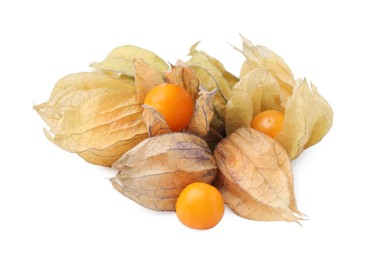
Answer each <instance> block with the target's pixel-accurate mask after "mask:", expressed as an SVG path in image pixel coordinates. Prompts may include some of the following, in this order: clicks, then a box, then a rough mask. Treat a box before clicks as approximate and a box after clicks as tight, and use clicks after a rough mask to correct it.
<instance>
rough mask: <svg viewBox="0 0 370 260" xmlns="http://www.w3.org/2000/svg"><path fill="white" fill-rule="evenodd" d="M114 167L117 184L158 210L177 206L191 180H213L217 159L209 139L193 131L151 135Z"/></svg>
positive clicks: (146, 205) (123, 190) (121, 188)
mask: <svg viewBox="0 0 370 260" xmlns="http://www.w3.org/2000/svg"><path fill="white" fill-rule="evenodd" d="M112 167H113V168H114V169H116V170H118V171H119V172H118V173H117V174H116V176H115V177H113V178H112V179H111V182H112V185H113V187H114V188H115V189H116V190H117V191H119V192H120V193H122V194H123V195H124V196H126V197H128V198H130V199H132V200H133V201H135V202H137V203H138V204H140V205H142V206H144V207H147V208H150V209H153V210H158V211H172V210H175V204H176V200H177V197H178V196H179V194H180V193H181V191H182V190H183V189H184V188H185V187H186V186H187V185H188V184H190V183H193V182H196V181H201V182H206V183H212V181H213V180H214V178H215V176H216V172H217V170H216V169H217V166H216V161H215V159H214V157H213V155H212V153H211V152H210V150H209V147H208V146H207V143H206V142H205V141H204V140H203V139H201V138H200V137H197V136H196V135H193V134H189V133H178V132H177V133H167V134H161V135H158V136H155V137H151V138H147V139H145V140H144V141H142V142H141V143H139V144H138V145H137V146H135V147H134V148H132V149H131V150H130V151H128V152H126V153H125V154H124V155H123V156H122V157H121V158H120V159H119V160H118V161H117V162H115V163H114V164H113V165H112Z"/></svg>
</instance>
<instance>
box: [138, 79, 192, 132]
mask: <svg viewBox="0 0 370 260" xmlns="http://www.w3.org/2000/svg"><path fill="white" fill-rule="evenodd" d="M144 104H147V105H149V106H151V107H153V108H155V109H156V110H157V111H158V112H159V113H161V114H162V115H163V117H164V119H165V120H166V122H167V124H168V126H169V127H170V128H171V130H172V131H174V132H177V131H181V130H182V129H184V128H185V127H186V126H187V125H188V124H189V122H190V120H191V118H192V116H193V101H192V99H191V96H190V95H189V93H188V92H187V91H186V90H185V89H184V88H182V87H180V86H177V85H175V84H169V83H164V84H161V85H158V86H156V87H154V88H152V89H151V90H150V91H149V93H148V94H147V96H146V97H145V100H144Z"/></svg>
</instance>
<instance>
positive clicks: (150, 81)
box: [133, 59, 165, 104]
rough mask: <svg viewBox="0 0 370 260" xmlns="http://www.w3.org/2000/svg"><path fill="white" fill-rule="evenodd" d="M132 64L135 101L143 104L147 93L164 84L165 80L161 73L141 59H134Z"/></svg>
mask: <svg viewBox="0 0 370 260" xmlns="http://www.w3.org/2000/svg"><path fill="white" fill-rule="evenodd" d="M133 64H134V69H135V84H136V92H137V100H138V101H139V103H140V104H143V103H144V100H145V97H146V95H147V94H148V93H149V91H150V90H151V89H152V88H154V87H156V86H158V85H160V84H163V83H165V80H164V79H163V77H162V75H161V73H159V72H158V71H157V70H156V69H155V68H154V67H153V66H152V65H150V64H149V63H146V62H145V61H144V60H143V59H134V61H133Z"/></svg>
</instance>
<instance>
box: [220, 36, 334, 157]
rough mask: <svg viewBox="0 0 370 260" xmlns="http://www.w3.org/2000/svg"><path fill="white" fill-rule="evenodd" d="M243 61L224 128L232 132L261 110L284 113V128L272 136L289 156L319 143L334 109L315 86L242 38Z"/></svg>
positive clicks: (278, 59)
mask: <svg viewBox="0 0 370 260" xmlns="http://www.w3.org/2000/svg"><path fill="white" fill-rule="evenodd" d="M241 52H242V53H243V54H244V55H245V56H246V58H247V59H246V61H245V63H244V65H243V68H242V69H241V73H240V75H241V79H240V81H239V82H238V83H237V84H236V85H235V86H234V88H233V89H232V90H231V95H230V99H229V100H228V102H227V105H226V113H225V128H226V132H227V134H228V135H229V134H231V133H233V132H234V131H236V130H237V129H239V128H240V127H243V126H249V125H250V122H251V121H252V119H253V118H254V117H255V116H256V115H257V114H258V113H260V112H262V111H264V110H269V109H272V110H278V111H282V112H284V113H285V117H284V122H283V128H282V131H281V132H280V134H278V135H277V136H276V137H275V139H276V140H277V141H279V142H280V143H281V144H282V145H283V146H284V148H285V149H286V150H287V152H288V154H289V157H290V158H291V159H294V158H296V157H298V156H299V155H300V154H301V153H302V152H303V150H304V149H306V148H308V147H310V146H312V145H314V144H316V143H318V142H319V141H320V140H321V139H322V138H323V137H324V136H325V135H326V134H327V132H328V131H329V130H330V128H331V126H332V122H333V111H332V109H331V107H330V105H329V103H328V102H327V101H326V100H325V99H324V98H323V97H322V96H321V95H320V94H319V93H318V91H317V88H316V87H315V86H314V85H313V84H311V86H309V84H308V83H307V81H306V80H301V79H298V80H297V81H295V80H294V79H293V74H292V72H291V70H290V69H289V67H288V65H287V64H286V63H285V62H284V60H283V59H282V58H281V57H279V56H278V55H277V54H275V53H274V52H272V51H271V50H269V49H268V48H266V47H263V46H258V45H257V46H254V45H253V44H252V43H251V42H250V41H248V40H247V39H245V38H243V50H242V51H241Z"/></svg>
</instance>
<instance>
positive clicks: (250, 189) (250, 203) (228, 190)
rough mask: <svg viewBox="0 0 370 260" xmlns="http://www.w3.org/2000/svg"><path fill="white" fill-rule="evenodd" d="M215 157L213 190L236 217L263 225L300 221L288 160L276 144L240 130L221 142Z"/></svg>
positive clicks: (250, 131)
mask: <svg viewBox="0 0 370 260" xmlns="http://www.w3.org/2000/svg"><path fill="white" fill-rule="evenodd" d="M214 155H215V158H216V161H217V165H218V174H217V179H216V187H218V188H219V190H220V192H221V193H222V196H223V198H224V200H225V203H226V204H227V205H229V207H230V208H231V209H232V210H233V211H234V212H235V213H236V214H238V215H239V216H241V217H244V218H248V219H252V220H262V221H280V220H284V221H288V222H291V221H294V222H298V221H299V220H301V217H300V214H301V213H300V212H299V211H298V210H297V206H296V202H295V198H294V191H293V176H292V171H291V167H290V160H289V157H288V154H287V153H286V151H285V149H284V148H283V147H282V146H281V145H280V144H279V143H278V142H277V141H275V140H274V139H272V138H271V137H269V136H267V135H265V134H263V133H260V132H258V131H257V130H254V129H252V128H247V127H242V128H239V129H238V130H237V131H235V132H234V133H232V134H231V135H229V136H228V137H226V138H225V139H223V140H222V141H221V142H220V143H219V144H218V145H217V147H216V149H215V152H214Z"/></svg>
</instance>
